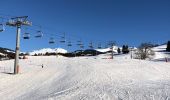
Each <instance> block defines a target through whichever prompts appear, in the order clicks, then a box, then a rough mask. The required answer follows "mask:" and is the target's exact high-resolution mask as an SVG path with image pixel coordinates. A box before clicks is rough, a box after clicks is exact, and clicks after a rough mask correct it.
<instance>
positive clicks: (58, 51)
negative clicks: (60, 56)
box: [29, 48, 67, 55]
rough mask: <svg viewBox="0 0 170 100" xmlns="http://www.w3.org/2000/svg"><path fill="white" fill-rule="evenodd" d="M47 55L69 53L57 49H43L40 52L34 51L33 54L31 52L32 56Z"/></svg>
mask: <svg viewBox="0 0 170 100" xmlns="http://www.w3.org/2000/svg"><path fill="white" fill-rule="evenodd" d="M46 53H67V50H65V49H62V48H55V49H51V48H43V49H40V50H34V51H32V52H29V54H30V55H35V54H36V55H38V54H42V55H44V54H46Z"/></svg>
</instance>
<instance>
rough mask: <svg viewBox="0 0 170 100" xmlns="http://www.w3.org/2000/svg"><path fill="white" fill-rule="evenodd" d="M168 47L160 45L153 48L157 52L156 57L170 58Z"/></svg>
mask: <svg viewBox="0 0 170 100" xmlns="http://www.w3.org/2000/svg"><path fill="white" fill-rule="evenodd" d="M166 47H167V45H160V46H157V47H154V48H152V50H153V51H154V52H155V57H154V59H157V60H161V59H165V58H170V52H166Z"/></svg>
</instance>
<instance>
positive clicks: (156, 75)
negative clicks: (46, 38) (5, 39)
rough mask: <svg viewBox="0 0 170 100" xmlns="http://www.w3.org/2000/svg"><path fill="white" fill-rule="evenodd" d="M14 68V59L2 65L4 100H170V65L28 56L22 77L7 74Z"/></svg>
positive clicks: (1, 93) (0, 77) (22, 62)
mask: <svg viewBox="0 0 170 100" xmlns="http://www.w3.org/2000/svg"><path fill="white" fill-rule="evenodd" d="M42 64H43V65H44V68H42V66H41V65H42ZM4 67H5V70H4ZM12 67H13V60H8V61H1V62H0V68H1V69H0V71H1V73H0V97H1V100H47V99H49V100H169V99H170V63H169V62H168V63H166V62H153V61H143V60H135V59H132V60H131V59H121V58H120V57H114V59H113V60H112V59H101V56H100V57H76V58H65V57H60V58H57V57H56V56H43V57H31V56H29V57H28V59H25V60H20V74H18V75H11V74H8V72H10V71H11V72H12V70H13V69H12Z"/></svg>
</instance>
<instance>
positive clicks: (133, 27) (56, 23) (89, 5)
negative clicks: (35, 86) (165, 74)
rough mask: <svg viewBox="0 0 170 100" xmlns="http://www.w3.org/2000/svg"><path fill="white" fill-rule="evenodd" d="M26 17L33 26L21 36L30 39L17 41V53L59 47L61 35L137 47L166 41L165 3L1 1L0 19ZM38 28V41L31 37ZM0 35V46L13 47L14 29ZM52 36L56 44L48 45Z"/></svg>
mask: <svg viewBox="0 0 170 100" xmlns="http://www.w3.org/2000/svg"><path fill="white" fill-rule="evenodd" d="M9 15H10V16H23V15H27V16H29V20H30V21H32V23H33V26H31V27H28V29H27V30H26V29H25V27H22V34H23V33H24V32H30V34H31V39H30V40H24V39H22V38H21V51H31V50H34V49H40V48H47V47H50V48H57V47H62V48H65V49H69V50H74V49H78V46H76V45H74V46H73V47H71V48H68V47H67V46H65V45H64V44H61V43H59V41H60V38H59V37H57V36H61V35H62V33H63V32H65V33H66V37H67V40H70V41H72V42H73V44H76V41H77V40H80V39H81V40H82V41H83V42H84V44H85V46H86V48H88V47H87V46H88V43H89V42H90V41H93V42H94V43H95V45H97V44H98V43H102V46H104V45H105V44H106V42H107V41H111V40H112V41H116V43H117V44H118V45H120V46H122V45H123V44H128V45H129V46H138V45H139V44H140V43H142V42H152V43H158V44H161V43H164V42H166V41H168V40H170V1H169V0H1V3H0V16H5V17H9ZM0 22H1V20H0ZM39 25H41V26H42V31H43V32H45V34H44V37H43V38H42V39H35V38H34V35H35V33H36V31H37V30H39V29H40V27H39ZM0 34H1V37H0V40H1V41H0V47H7V48H11V49H14V48H15V35H16V28H13V27H9V26H6V30H5V31H4V32H2V33H0ZM50 34H56V35H57V36H56V37H55V39H56V44H53V45H51V44H48V41H49V38H50V37H54V36H53V35H50Z"/></svg>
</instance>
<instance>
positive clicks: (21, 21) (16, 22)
mask: <svg viewBox="0 0 170 100" xmlns="http://www.w3.org/2000/svg"><path fill="white" fill-rule="evenodd" d="M27 18H28V16H21V17H15V18H11V19H10V20H9V21H8V22H7V23H6V25H8V26H13V27H17V35H16V49H15V62H14V74H18V73H19V53H20V51H19V49H20V32H21V26H23V25H25V26H31V25H32V23H31V22H29V21H27Z"/></svg>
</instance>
